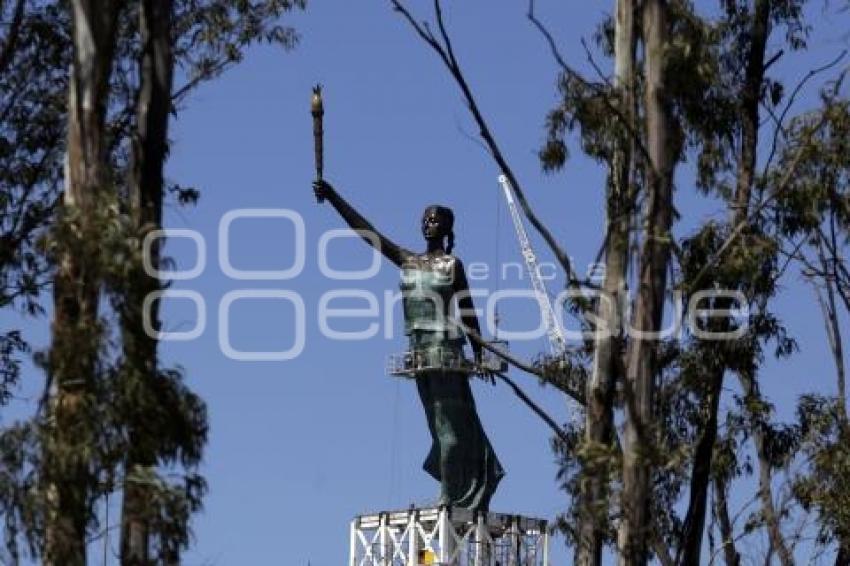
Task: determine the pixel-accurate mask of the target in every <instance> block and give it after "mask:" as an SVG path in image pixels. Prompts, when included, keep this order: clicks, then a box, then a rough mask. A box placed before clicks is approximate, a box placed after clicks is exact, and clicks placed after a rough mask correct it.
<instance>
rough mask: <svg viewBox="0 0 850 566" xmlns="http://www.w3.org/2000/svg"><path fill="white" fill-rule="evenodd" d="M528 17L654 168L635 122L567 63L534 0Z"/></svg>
mask: <svg viewBox="0 0 850 566" xmlns="http://www.w3.org/2000/svg"><path fill="white" fill-rule="evenodd" d="M527 17H528V20H529V21H530V22H531V23H532V24H534V27H536V28H537V30H538V31H539V32H540V34H541V35H542V36H543V38H544V39H545V40H546V43H547V44H548V45H549V50H550V51H551V52H552V57H553V58H554V59H555V62H556V63H557V64H558V66H559V67H560V68H561V70H562V71H563V72H564V74H566V75H567V76H569V77H570V78H572V79H573V80H575V81H577V82H579V83H581V85H582V86H584V87H586V88H589V89H591V90H593V91H594V92H596V93H597V94H600V95H601V96H602V100H603V101H604V103H605V106H606V107H607V108H608V110H610V111H611V112H612V113H613V114H614V116H615V117H616V118H617V120H618V121H619V122H620V125H622V126H623V127H624V128H625V129H626V131H627V132H628V134H629V136H630V137H631V139H632V141H634V143H635V147H637V149H638V150H640V153H641V155H642V156H643V158H644V161H645V162H646V167H647V169H654V167H655V164H654V163H653V162H652V159H651V158H650V156H649V150H648V149H647V147H646V145H645V144H644V143H643V138H642V137H641V135H640V132H638V131H637V130H636V129H635V127H634V124H633V123H632V121H631V120H630V119H629V117H628V116H627V115H626V114H624V113H623V111H622V109H621V108H619V107H618V106H617V105H616V104H614V103H612V102H611V100H610V98H609V97H608V96H607V93H606V92H605V89H602V88H600V87H599V86H598V85H595V84H593V83H592V82H590V81H588V80H587V79H585V78H584V77H583V76H582V75H581V73H579V72H578V71H576V70H575V69H573V68H572V67H571V66H570V65H569V64H568V63H567V60H566V59H565V58H564V56H563V55H562V54H561V51H560V49H558V44H557V42H555V38H554V36H553V35H552V33H551V32H550V31H549V29H548V28H547V27H546V26H545V25H543V22H541V21H540V20H539V19H537V16H536V15H535V13H534V0H528V14H527Z"/></svg>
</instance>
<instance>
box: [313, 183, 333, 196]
mask: <svg viewBox="0 0 850 566" xmlns="http://www.w3.org/2000/svg"><path fill="white" fill-rule="evenodd" d="M333 192H334V188H333V187H332V186H331V184H330V183H328V182H327V181H325V180H323V179H317V180H315V181H313V193H314V194H315V195H316V201H318V202H324V200H325V199H326V198H328V197H330V196H331V195H332V194H333Z"/></svg>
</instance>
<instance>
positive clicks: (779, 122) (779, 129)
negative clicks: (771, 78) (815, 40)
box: [764, 49, 847, 174]
mask: <svg viewBox="0 0 850 566" xmlns="http://www.w3.org/2000/svg"><path fill="white" fill-rule="evenodd" d="M781 54H782V52H781V51H780V52H779V55H781ZM845 55H847V50H846V49H844V50H842V51H841V53H839V54H838V57H836V58H835V59H833V60H832V61H830V62H829V63H827V64H826V65H823V66H821V67H817V68H815V69H811V70H810V71H809V72H808V73H806V76H805V77H803V78H802V79H800V82H798V83H797V86H795V87H794V90H793V91H791V96H790V97H789V98H788V102H787V103H786V104H785V107H784V108H783V109H782V112H781V113H780V115H779V117H776V116H774V114H773V112H772V111H771V112H770V114H771V117H773V118H774V121H775V122H776V127H775V128H774V130H773V141H772V142H771V145H770V153H769V154H768V158H767V161H765V164H764V173H765V174H766V173H767V171H768V169H769V168H770V165H771V163H772V162H773V158H774V156H775V155H776V150H777V147H778V146H779V134H780V133H782V135H783V137H784V136H785V126H784V124H785V117H786V116H787V115H788V111H789V110H791V106H793V104H794V101H795V100H796V99H797V95H798V94H800V91H801V90H802V89H803V86H805V84H806V83H807V82H809V81H810V80H811V79H813V78H814V77H816V76H817V75H819V74H820V73H823V72H824V71H828V70H829V69H831V68H833V67H835V66H836V65H838V63H840V62H841V60H842V59H844V56H845ZM771 61H773V59H772V60H771ZM768 66H770V65H769V64H768V65H765V68H767V67H768Z"/></svg>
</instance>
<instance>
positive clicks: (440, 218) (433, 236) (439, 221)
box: [422, 204, 455, 253]
mask: <svg viewBox="0 0 850 566" xmlns="http://www.w3.org/2000/svg"><path fill="white" fill-rule="evenodd" d="M454 224H455V215H454V213H453V212H452V209H451V208H449V207H447V206H440V205H438V204H432V205H431V206H429V207H428V208H426V209H425V212H423V213H422V236H423V237H424V238H425V239H426V240H428V241H431V240H440V241H442V240H443V238H448V239H449V242H448V245H447V247H446V253H452V247H454V230H453V229H454Z"/></svg>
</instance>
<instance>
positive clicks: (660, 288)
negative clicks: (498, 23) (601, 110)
mask: <svg viewBox="0 0 850 566" xmlns="http://www.w3.org/2000/svg"><path fill="white" fill-rule="evenodd" d="M643 41H644V51H645V63H644V65H645V71H644V72H645V74H646V93H645V97H646V99H645V115H646V136H647V149H648V152H649V158H650V160H651V162H650V163H648V164H647V172H646V180H647V211H646V221H647V225H646V233H645V234H644V242H643V246H642V249H641V257H640V268H639V271H638V285H639V289H638V295H637V304H636V305H635V314H634V324H633V325H632V327H633V333H634V334H636V335H634V336H633V337H632V338H631V341H630V344H629V352H628V356H627V364H626V383H625V405H626V407H625V424H624V442H623V493H622V509H621V513H622V518H621V520H620V531H619V533H618V539H619V540H618V546H619V548H620V563H621V564H624V565H627V566H629V565H633V564H646V562H647V560H648V550H647V540H648V539H649V536H650V535H651V532H652V529H651V525H650V520H651V518H650V514H649V504H650V498H651V477H650V476H651V472H652V465H651V461H650V458H649V457H648V452H649V449H650V446H651V444H652V442H653V437H654V432H653V427H654V421H655V419H654V414H653V404H654V398H653V397H654V389H655V377H656V371H657V362H656V348H657V338H656V337H654V336H652V335H640V334H639V333H647V332H648V333H653V334H654V333H657V332H658V329H659V328H660V327H661V320H662V313H663V309H664V296H665V292H666V288H667V268H668V263H669V258H670V244H671V234H670V227H671V222H672V217H673V190H672V189H673V188H672V171H673V153H674V152H673V151H671V147H670V129H671V128H672V127H674V126H673V123H672V120H671V119H670V115H669V108H668V105H667V103H666V100H665V93H664V81H665V70H664V66H665V54H664V50H665V47H666V44H667V2H666V0H646V1H645V2H644V6H643ZM635 331H638V332H635Z"/></svg>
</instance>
